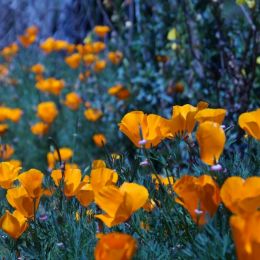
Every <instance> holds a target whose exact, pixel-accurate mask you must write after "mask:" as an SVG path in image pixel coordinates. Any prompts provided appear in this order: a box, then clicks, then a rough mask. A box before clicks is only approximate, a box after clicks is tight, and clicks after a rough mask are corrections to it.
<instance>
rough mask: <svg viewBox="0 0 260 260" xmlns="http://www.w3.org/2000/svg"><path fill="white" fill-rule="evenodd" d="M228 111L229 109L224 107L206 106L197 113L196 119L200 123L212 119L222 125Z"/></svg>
mask: <svg viewBox="0 0 260 260" xmlns="http://www.w3.org/2000/svg"><path fill="white" fill-rule="evenodd" d="M226 113H227V111H226V110H225V109H222V108H217V109H214V108H205V109H203V110H201V111H199V112H198V113H197V114H196V115H195V119H196V120H197V121H198V122H199V123H203V122H205V121H212V122H215V123H218V124H220V125H221V124H222V123H223V121H224V119H225V116H226Z"/></svg>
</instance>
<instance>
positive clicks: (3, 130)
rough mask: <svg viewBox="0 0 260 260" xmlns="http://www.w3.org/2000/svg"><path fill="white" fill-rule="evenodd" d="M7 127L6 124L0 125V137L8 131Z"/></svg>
mask: <svg viewBox="0 0 260 260" xmlns="http://www.w3.org/2000/svg"><path fill="white" fill-rule="evenodd" d="M8 128H9V126H8V125H7V124H0V136H1V135H3V134H5V133H6V132H7V130H8Z"/></svg>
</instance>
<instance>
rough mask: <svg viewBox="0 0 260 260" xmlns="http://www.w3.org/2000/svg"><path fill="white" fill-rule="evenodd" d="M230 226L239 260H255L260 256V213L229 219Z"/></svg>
mask: <svg viewBox="0 0 260 260" xmlns="http://www.w3.org/2000/svg"><path fill="white" fill-rule="evenodd" d="M230 226H231V230H232V235H233V239H234V241H235V245H236V253H237V257H238V259H239V260H257V259H259V256H260V211H255V212H253V213H250V214H246V215H236V216H232V217H231V218H230Z"/></svg>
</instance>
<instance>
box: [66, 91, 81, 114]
mask: <svg viewBox="0 0 260 260" xmlns="http://www.w3.org/2000/svg"><path fill="white" fill-rule="evenodd" d="M81 103H82V99H81V98H80V96H79V95H78V94H77V93H75V92H70V93H68V94H67V95H66V99H65V101H64V105H65V106H67V107H68V108H70V109H72V110H77V109H78V108H79V106H80V104H81Z"/></svg>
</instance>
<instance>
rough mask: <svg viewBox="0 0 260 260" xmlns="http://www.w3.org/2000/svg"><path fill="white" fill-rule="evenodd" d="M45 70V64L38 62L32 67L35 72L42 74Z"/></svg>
mask: <svg viewBox="0 0 260 260" xmlns="http://www.w3.org/2000/svg"><path fill="white" fill-rule="evenodd" d="M44 70H45V68H44V66H43V65H42V64H40V63H37V64H35V65H33V66H32V67H31V71H32V72H33V73H35V74H42V73H43V72H44Z"/></svg>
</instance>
